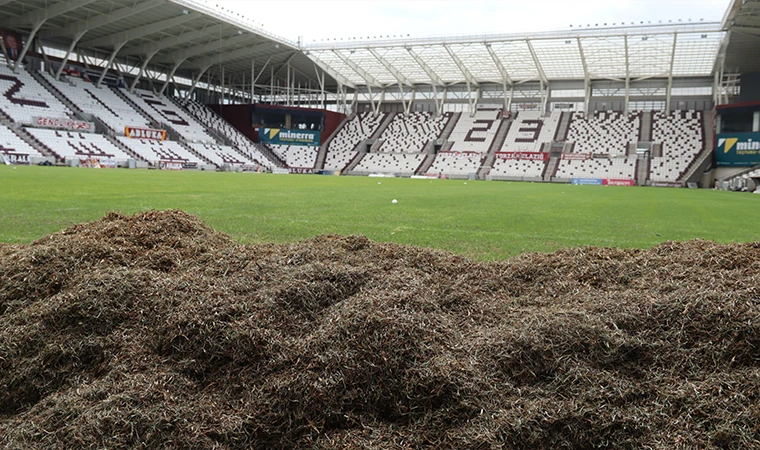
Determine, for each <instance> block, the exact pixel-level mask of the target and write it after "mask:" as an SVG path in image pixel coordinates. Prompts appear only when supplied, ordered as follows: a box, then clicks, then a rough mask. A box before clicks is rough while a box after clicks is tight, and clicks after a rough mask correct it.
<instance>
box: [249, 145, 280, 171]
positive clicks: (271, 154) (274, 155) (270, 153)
mask: <svg viewBox="0 0 760 450" xmlns="http://www.w3.org/2000/svg"><path fill="white" fill-rule="evenodd" d="M253 145H254V147H256V148H257V149H258V150H259V151H260V152H261V154H262V155H264V156H266V157H267V158H269V160H270V161H272V162H273V163H274V165H275V166H277V167H279V168H280V169H287V168H288V164H287V163H286V162H285V160H283V159H282V158H280V157H279V156H277V153H275V152H273V151H272V149H271V148H269V147H268V146H267V145H266V144H261V143H254V144H253Z"/></svg>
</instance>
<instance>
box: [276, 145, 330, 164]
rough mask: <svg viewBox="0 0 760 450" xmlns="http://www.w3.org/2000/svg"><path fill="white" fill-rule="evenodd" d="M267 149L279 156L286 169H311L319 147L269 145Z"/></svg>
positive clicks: (315, 160)
mask: <svg viewBox="0 0 760 450" xmlns="http://www.w3.org/2000/svg"><path fill="white" fill-rule="evenodd" d="M269 148H270V149H271V150H272V151H273V152H274V153H275V154H276V155H277V156H279V157H280V158H281V159H282V160H283V161H285V164H287V166H288V167H298V168H303V169H313V168H314V165H315V164H316V163H317V154H318V153H319V147H310V146H305V145H271V144H270V145H269Z"/></svg>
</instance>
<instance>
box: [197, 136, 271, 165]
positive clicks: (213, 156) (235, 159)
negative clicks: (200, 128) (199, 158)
mask: <svg viewBox="0 0 760 450" xmlns="http://www.w3.org/2000/svg"><path fill="white" fill-rule="evenodd" d="M188 145H189V146H190V148H192V149H193V150H195V151H196V152H197V153H200V154H201V155H203V156H204V157H206V158H207V159H208V160H209V161H211V162H212V163H214V164H216V165H217V166H219V167H222V166H223V165H225V164H231V165H233V166H251V165H255V164H256V162H254V161H253V160H251V159H249V158H246V157H245V156H243V155H241V154H239V153H238V152H237V151H236V150H235V149H234V148H232V147H229V146H226V145H218V144H204V143H202V142H190V143H188Z"/></svg>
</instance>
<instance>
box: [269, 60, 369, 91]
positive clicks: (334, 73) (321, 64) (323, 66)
mask: <svg viewBox="0 0 760 450" xmlns="http://www.w3.org/2000/svg"><path fill="white" fill-rule="evenodd" d="M311 60H312V61H313V62H314V64H316V65H318V66H319V68H320V69H322V70H323V71H325V72H326V73H328V74H330V76H331V77H333V78H335V81H337V82H338V85H339V86H341V87H344V86H348V87H350V88H352V89H356V85H355V84H354V83H352V82H351V81H349V80H348V79H347V78H346V77H344V76H343V75H341V74H340V73H338V71H337V70H335V69H333V68H332V67H330V65H329V64H327V63H326V62H324V61H322V60H321V59H319V58H317V57H316V56H315V55H314V54H312V55H311ZM272 79H274V74H272Z"/></svg>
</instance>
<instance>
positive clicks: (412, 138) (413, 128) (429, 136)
mask: <svg viewBox="0 0 760 450" xmlns="http://www.w3.org/2000/svg"><path fill="white" fill-rule="evenodd" d="M450 118H451V113H445V114H442V115H440V116H435V115H433V114H432V113H429V112H413V113H410V114H409V115H408V116H405V115H404V114H396V116H395V117H394V118H393V121H392V122H391V123H390V125H388V128H386V129H385V131H383V134H382V135H381V136H380V140H381V141H383V144H382V146H381V147H380V151H381V152H383V153H419V152H422V151H423V150H424V148H425V145H426V144H427V143H428V142H430V141H431V140H435V139H438V137H439V136H440V135H441V132H442V131H443V129H444V127H446V123H447V122H448V120H449V119H450Z"/></svg>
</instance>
